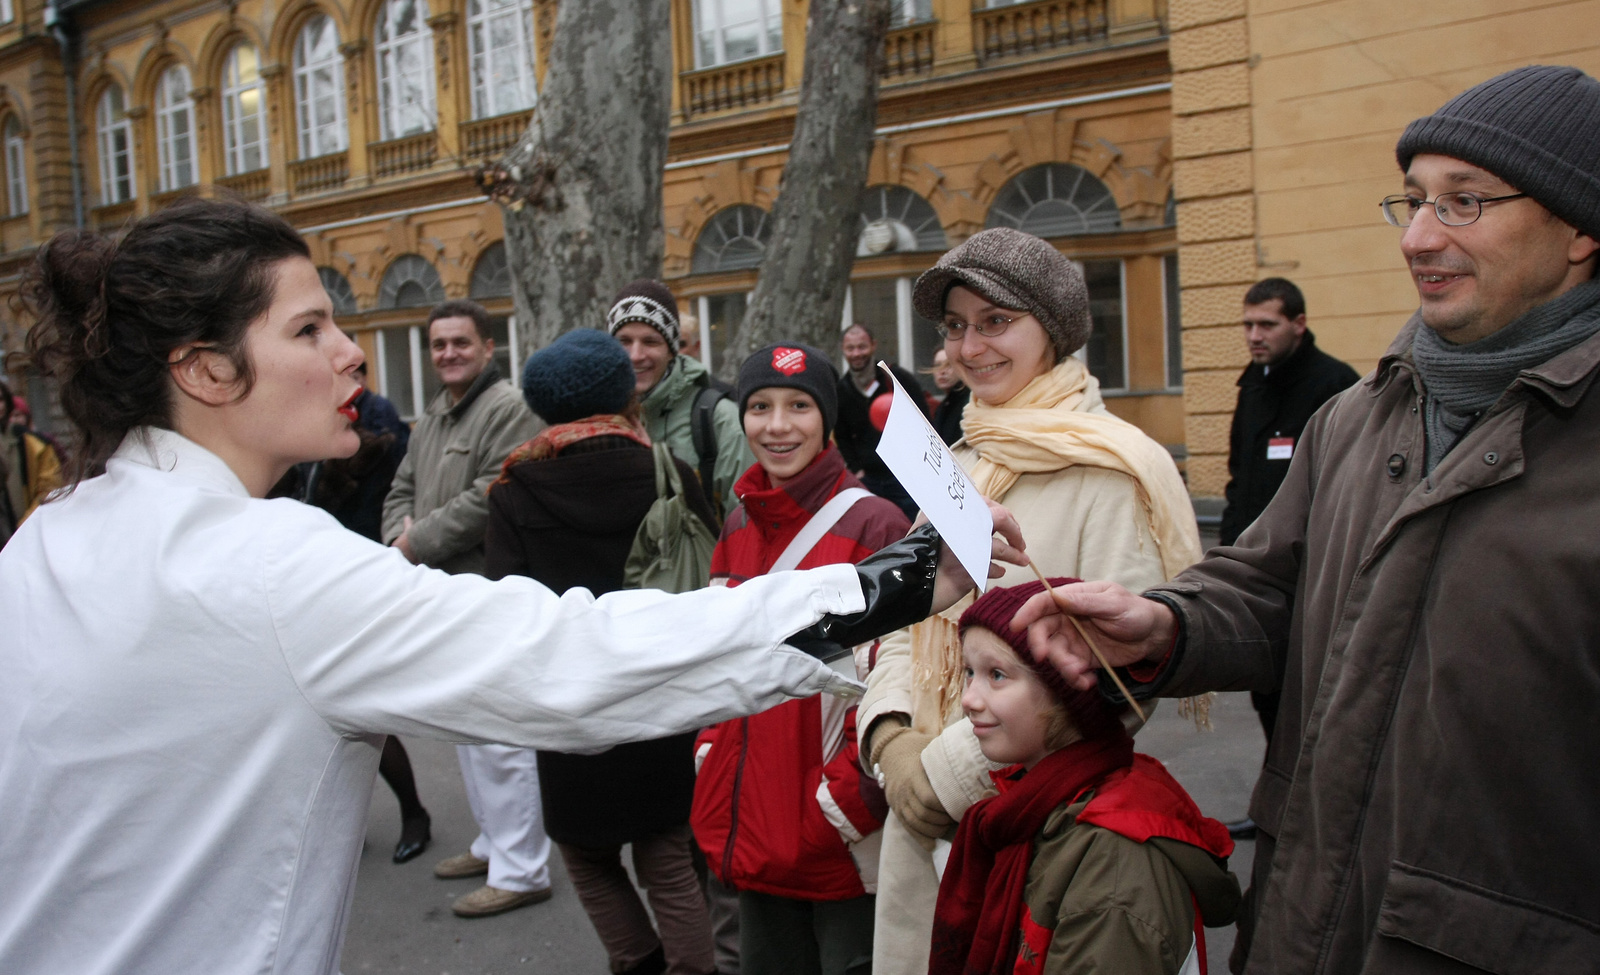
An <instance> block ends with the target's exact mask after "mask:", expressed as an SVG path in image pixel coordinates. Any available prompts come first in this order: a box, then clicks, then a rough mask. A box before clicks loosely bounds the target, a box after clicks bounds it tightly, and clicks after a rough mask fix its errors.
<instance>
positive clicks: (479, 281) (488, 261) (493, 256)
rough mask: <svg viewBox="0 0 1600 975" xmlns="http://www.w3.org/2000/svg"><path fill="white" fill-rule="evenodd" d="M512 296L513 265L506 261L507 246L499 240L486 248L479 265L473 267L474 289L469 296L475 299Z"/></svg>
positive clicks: (470, 290) (469, 292) (471, 289)
mask: <svg viewBox="0 0 1600 975" xmlns="http://www.w3.org/2000/svg"><path fill="white" fill-rule="evenodd" d="M510 294H511V265H510V264H509V263H507V261H506V244H505V241H503V240H497V241H495V242H494V243H492V244H490V245H489V246H488V247H486V248H484V250H483V254H482V256H480V257H479V258H478V263H477V264H475V265H473V267H472V287H471V288H470V289H469V291H468V295H469V296H470V297H473V298H505V297H509V296H510Z"/></svg>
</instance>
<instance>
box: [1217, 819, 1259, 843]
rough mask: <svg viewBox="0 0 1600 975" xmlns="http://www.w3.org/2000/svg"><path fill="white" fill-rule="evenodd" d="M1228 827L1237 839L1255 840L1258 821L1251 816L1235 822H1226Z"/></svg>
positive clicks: (1230, 834)
mask: <svg viewBox="0 0 1600 975" xmlns="http://www.w3.org/2000/svg"><path fill="white" fill-rule="evenodd" d="M1223 825H1224V826H1226V827H1227V828H1228V835H1229V836H1231V837H1233V838H1234V839H1236V840H1253V839H1255V838H1256V821H1255V820H1253V819H1251V818H1250V817H1249V816H1246V817H1245V818H1243V819H1241V820H1239V821H1238V822H1233V823H1224V824H1223Z"/></svg>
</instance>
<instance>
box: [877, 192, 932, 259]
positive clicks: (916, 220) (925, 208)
mask: <svg viewBox="0 0 1600 975" xmlns="http://www.w3.org/2000/svg"><path fill="white" fill-rule="evenodd" d="M944 249H945V239H944V226H943V225H942V224H940V223H939V215H938V214H937V213H935V212H933V205H932V204H930V203H929V202H928V201H927V200H924V199H923V198H922V197H921V196H919V195H917V193H916V192H915V191H914V190H910V189H907V188H906V187H904V186H888V185H884V186H872V187H868V189H867V194H866V198H865V199H864V200H863V201H862V204H861V242H860V243H859V244H858V245H857V246H856V256H857V257H869V256H871V255H873V254H887V253H889V252H891V251H942V250H944Z"/></svg>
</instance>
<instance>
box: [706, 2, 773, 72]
mask: <svg viewBox="0 0 1600 975" xmlns="http://www.w3.org/2000/svg"><path fill="white" fill-rule="evenodd" d="M730 2H736V0H694V5H693V6H694V63H695V67H697V68H711V67H715V66H717V65H720V64H730V63H732V62H734V61H745V60H749V59H750V58H764V57H768V56H770V55H773V54H779V53H781V52H782V51H783V7H782V4H780V3H779V0H754V2H755V3H758V4H759V5H760V7H761V12H760V14H758V15H757V19H756V20H755V21H754V23H756V24H757V25H758V26H759V29H758V30H757V31H756V53H754V54H746V55H743V56H741V57H737V58H730V57H729V56H728V53H727V32H728V29H729V28H730V27H739V26H743V25H744V24H748V23H752V21H741V22H739V23H736V24H729V23H728V15H727V13H726V12H725V8H724V6H723V5H724V4H725V3H730ZM774 28H776V30H777V35H778V37H777V42H776V43H774V42H773V39H772V34H773V30H774ZM708 42H709V52H708V50H707V45H708ZM708 55H709V56H708Z"/></svg>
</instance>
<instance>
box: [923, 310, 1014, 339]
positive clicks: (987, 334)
mask: <svg viewBox="0 0 1600 975" xmlns="http://www.w3.org/2000/svg"><path fill="white" fill-rule="evenodd" d="M1022 317H1025V316H1020V315H1019V316H1018V318H1022ZM1015 321H1017V318H1010V317H1008V316H1006V315H999V314H995V315H990V316H989V321H987V322H984V323H982V324H979V323H976V322H974V323H972V324H970V325H969V324H968V323H966V322H964V321H962V320H961V319H959V318H947V319H945V320H944V321H942V322H940V323H939V324H937V325H935V326H933V327H934V330H935V331H937V332H938V333H939V337H940V338H942V339H944V340H945V341H946V342H949V341H952V340H954V341H956V342H959V341H961V340H962V339H964V338H966V337H967V329H969V328H970V329H972V330H973V331H975V332H977V333H978V334H979V335H982V336H983V337H984V338H986V339H992V338H994V337H995V336H997V335H1001V334H1003V333H1004V332H1005V330H1006V329H1008V328H1010V327H1011V324H1012V323H1013V322H1015Z"/></svg>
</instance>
